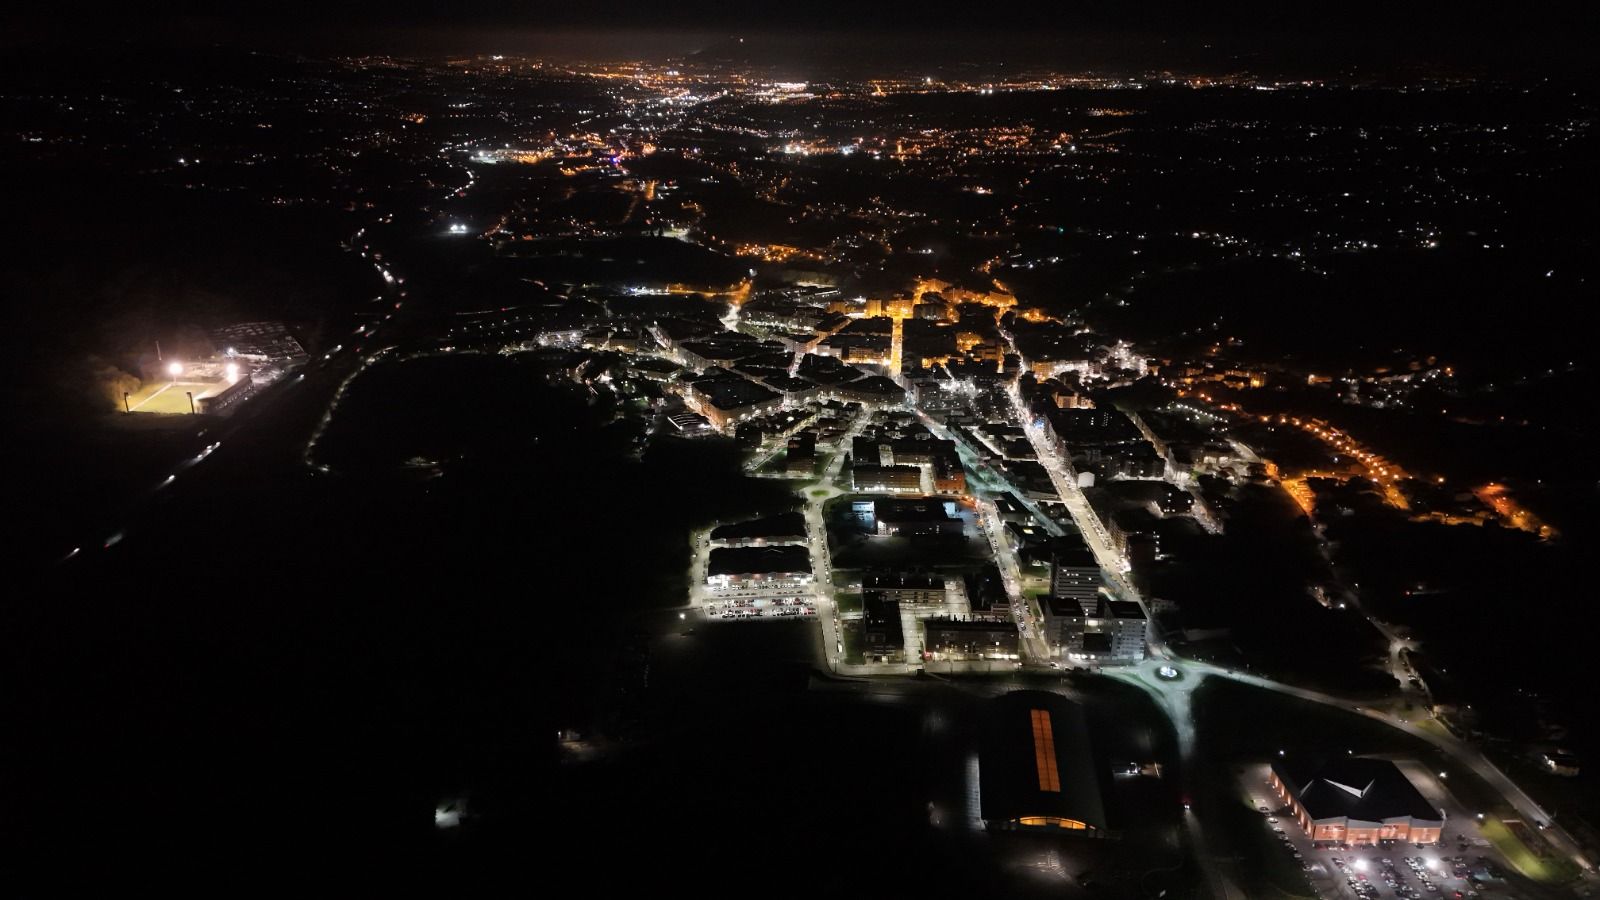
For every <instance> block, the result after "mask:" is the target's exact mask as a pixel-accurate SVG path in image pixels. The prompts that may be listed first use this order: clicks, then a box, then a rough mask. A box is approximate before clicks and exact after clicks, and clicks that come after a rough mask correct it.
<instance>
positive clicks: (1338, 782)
mask: <svg viewBox="0 0 1600 900" xmlns="http://www.w3.org/2000/svg"><path fill="white" fill-rule="evenodd" d="M1267 780H1268V781H1269V782H1270V783H1271V784H1272V788H1273V790H1275V791H1277V793H1278V796H1279V797H1281V798H1282V799H1283V801H1284V803H1286V804H1288V806H1289V809H1290V811H1291V814H1292V815H1293V816H1294V820H1295V821H1296V822H1298V823H1299V824H1300V827H1301V828H1303V829H1305V832H1306V834H1308V835H1310V837H1311V840H1312V841H1313V842H1320V843H1332V844H1352V845H1368V846H1371V845H1376V844H1378V843H1380V842H1383V841H1399V842H1404V843H1408V844H1436V843H1438V842H1439V834H1440V832H1441V831H1442V830H1443V829H1444V813H1442V812H1440V811H1439V810H1437V809H1435V808H1434V807H1433V806H1432V805H1431V804H1430V803H1428V801H1427V800H1426V799H1425V798H1424V797H1423V796H1422V794H1421V793H1420V792H1419V791H1418V790H1417V788H1416V785H1413V784H1412V783H1411V782H1410V780H1408V779H1407V778H1406V776H1405V774H1404V773H1403V772H1401V771H1400V768H1399V767H1398V766H1396V765H1395V764H1394V763H1393V762H1392V761H1390V760H1387V759H1367V758H1364V757H1349V756H1346V757H1335V758H1334V759H1333V760H1332V761H1330V762H1327V763H1321V764H1318V763H1315V762H1313V761H1309V760H1305V761H1302V760H1299V759H1276V760H1273V763H1272V771H1271V774H1270V775H1269V776H1268V779H1267Z"/></svg>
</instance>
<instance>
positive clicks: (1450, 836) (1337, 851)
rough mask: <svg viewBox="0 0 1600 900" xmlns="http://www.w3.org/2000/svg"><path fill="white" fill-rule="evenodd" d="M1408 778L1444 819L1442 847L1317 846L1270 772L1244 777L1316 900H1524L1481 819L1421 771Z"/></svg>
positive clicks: (1414, 769)
mask: <svg viewBox="0 0 1600 900" xmlns="http://www.w3.org/2000/svg"><path fill="white" fill-rule="evenodd" d="M1401 768H1402V771H1404V772H1405V773H1406V776H1407V777H1408V778H1409V779H1411V781H1412V783H1413V784H1415V785H1416V786H1417V788H1418V790H1420V791H1421V792H1422V793H1423V795H1424V796H1425V797H1427V798H1428V800H1429V802H1431V803H1434V804H1436V805H1438V806H1439V807H1440V808H1441V809H1442V810H1443V811H1444V813H1445V828H1444V838H1445V839H1444V840H1443V841H1441V842H1440V843H1438V844H1429V845H1417V844H1408V843H1403V842H1398V841H1384V842H1382V843H1381V844H1380V845H1379V846H1375V847H1374V846H1358V847H1351V846H1349V845H1328V844H1326V843H1321V844H1318V845H1316V846H1313V845H1312V843H1311V840H1310V838H1309V837H1308V836H1307V835H1306V833H1305V832H1304V831H1303V830H1302V829H1301V828H1300V825H1299V823H1297V822H1296V821H1295V820H1294V818H1293V815H1292V814H1291V813H1290V812H1289V810H1288V809H1287V808H1286V807H1285V806H1284V804H1283V802H1282V801H1281V800H1280V799H1279V798H1278V795H1277V793H1276V792H1275V791H1273V789H1272V786H1271V784H1270V783H1269V782H1268V780H1267V772H1268V769H1267V766H1266V765H1265V764H1260V765H1255V766H1251V767H1249V768H1248V769H1247V770H1246V775H1245V787H1246V789H1247V790H1248V792H1249V794H1250V801H1251V805H1252V807H1254V808H1255V810H1256V811H1257V812H1259V813H1261V816H1262V819H1263V827H1265V828H1267V829H1269V830H1270V831H1271V832H1272V834H1273V836H1274V838H1276V839H1277V840H1278V841H1279V842H1280V843H1281V844H1282V846H1283V852H1284V853H1286V854H1288V855H1289V856H1290V857H1292V858H1293V860H1294V861H1295V862H1296V863H1298V864H1300V866H1301V868H1302V869H1303V870H1304V871H1305V873H1306V876H1307V878H1308V879H1309V880H1310V882H1311V885H1312V887H1313V888H1315V890H1316V892H1317V896H1319V897H1322V898H1325V900H1376V898H1390V897H1405V898H1411V900H1421V898H1429V897H1439V898H1446V897H1448V898H1464V897H1480V896H1482V897H1494V898H1509V897H1517V896H1520V895H1519V894H1518V893H1517V892H1516V890H1515V888H1514V886H1513V885H1512V884H1511V883H1510V882H1508V881H1507V880H1506V874H1507V873H1506V866H1505V861H1504V860H1503V859H1500V858H1499V855H1498V854H1497V853H1496V851H1495V850H1494V848H1493V847H1492V846H1491V845H1490V843H1489V842H1488V841H1487V840H1486V839H1484V838H1483V836H1482V835H1481V834H1479V832H1478V828H1477V824H1476V820H1475V818H1474V817H1473V816H1472V815H1470V814H1468V813H1467V812H1466V811H1464V810H1462V809H1461V808H1460V806H1459V804H1457V803H1456V802H1455V801H1454V799H1453V798H1452V797H1451V796H1450V795H1449V792H1448V791H1445V790H1444V789H1443V786H1442V785H1440V784H1439V782H1438V781H1437V780H1436V779H1435V778H1433V777H1432V776H1431V774H1429V773H1426V772H1424V771H1422V770H1421V767H1420V766H1417V765H1414V764H1406V763H1401Z"/></svg>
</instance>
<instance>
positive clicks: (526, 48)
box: [0, 2, 1596, 74]
mask: <svg viewBox="0 0 1600 900" xmlns="http://www.w3.org/2000/svg"><path fill="white" fill-rule="evenodd" d="M721 6H722V4H717V3H710V2H698V3H690V4H673V5H671V6H670V7H667V6H663V5H661V4H657V3H638V2H625V3H620V4H618V3H612V4H607V5H605V7H604V8H603V9H602V10H594V9H590V8H587V7H576V6H567V7H557V8H553V9H552V8H547V7H541V8H537V9H529V10H518V9H515V8H511V9H508V8H507V7H506V5H505V4H488V3H476V4H465V5H464V7H462V6H456V7H454V8H451V9H449V10H448V11H440V10H438V9H437V8H435V6H434V5H433V4H428V3H421V2H413V3H409V4H400V5H399V6H398V8H397V7H396V6H395V5H392V4H384V5H382V6H381V9H380V8H378V5H376V4H367V3H358V4H353V5H343V6H340V7H338V8H336V9H332V10H329V9H326V8H323V7H320V6H318V5H316V4H310V3H295V2H290V3H277V4H263V3H250V4H244V5H243V6H242V7H240V6H235V7H232V8H231V9H230V12H229V13H228V14H226V15H217V14H213V13H211V12H210V10H209V8H203V9H197V8H194V7H190V8H183V7H181V6H180V8H179V9H177V10H174V9H172V8H171V7H170V6H163V7H162V8H161V9H160V10H159V11H154V12H152V11H149V10H141V9H140V8H139V7H138V6H137V5H135V6H134V7H132V8H129V7H127V6H124V7H121V8H119V9H118V10H116V11H114V12H111V13H106V12H104V11H99V10H96V11H95V12H94V13H93V14H91V13H89V11H87V10H80V11H78V12H79V13H80V14H77V15H75V14H73V13H74V11H73V9H72V6H71V4H68V5H66V6H65V7H63V6H54V7H51V8H50V9H49V10H48V11H28V12H22V13H12V14H8V15H7V16H5V21H6V27H5V28H4V34H6V35H7V37H5V38H0V43H4V44H6V45H10V46H20V47H26V46H32V47H37V48H44V49H49V50H51V51H53V52H63V51H70V50H72V49H79V48H82V49H88V48H95V47H98V46H102V45H106V44H127V43H139V44H144V43H148V44H154V45H164V46H173V47H182V46H204V45H212V44H215V45H223V46H233V47H238V48H242V49H252V50H260V51H269V52H270V51H283V52H305V53H312V54H346V53H374V54H394V55H405V56H418V57H436V56H443V55H467V54H474V53H509V54H522V55H530V56H541V57H545V58H550V59H556V60H577V59H620V58H633V59H664V58H671V57H678V56H683V55H688V54H692V53H694V52H696V51H698V50H701V49H703V48H705V47H708V46H712V45H715V44H716V43H717V42H719V41H722V40H726V39H728V38H732V37H743V38H746V39H748V40H751V41H759V42H762V43H764V44H767V45H769V46H772V47H775V48H777V50H776V52H777V54H778V56H779V58H780V60H783V61H788V60H799V61H806V60H811V61H816V62H825V61H827V60H828V58H829V57H830V56H837V55H853V56H854V57H855V61H856V62H857V63H858V64H859V63H860V62H862V59H861V58H860V57H861V55H862V54H868V55H869V56H871V55H877V56H879V57H881V58H882V61H883V62H884V64H885V65H892V66H900V65H904V64H907V63H910V62H914V61H916V60H917V59H918V58H919V57H922V58H925V59H926V61H927V62H929V63H930V64H935V65H937V64H942V63H972V62H982V61H986V60H993V61H1003V62H1006V63H1008V64H1016V65H1033V64H1049V65H1058V66H1072V65H1077V64H1079V61H1082V63H1083V64H1085V65H1087V66H1097V67H1104V66H1129V65H1131V66H1137V67H1145V68H1148V67H1161V66H1164V65H1181V66H1191V67H1198V68H1202V69H1204V68H1218V69H1226V68H1229V67H1231V68H1232V69H1234V70H1238V69H1242V68H1248V67H1250V66H1259V67H1261V68H1263V69H1266V70H1269V71H1272V70H1279V69H1290V68H1300V69H1316V70H1319V74H1320V73H1321V72H1324V71H1340V70H1344V69H1348V68H1351V67H1356V68H1367V69H1375V70H1380V71H1382V70H1390V71H1393V70H1401V69H1408V68H1412V67H1418V66H1423V67H1427V66H1441V67H1449V68H1451V69H1461V70H1469V71H1470V70H1484V71H1493V72H1511V73H1516V72H1540V71H1549V72H1553V73H1557V74H1590V73H1592V71H1593V61H1592V58H1591V57H1592V54H1590V53H1589V52H1588V50H1589V48H1590V47H1591V46H1592V43H1593V39H1594V37H1595V31H1596V29H1595V23H1594V21H1593V19H1594V17H1593V16H1584V15H1580V14H1578V13H1577V12H1575V7H1569V6H1565V5H1554V4H1547V5H1543V6H1540V5H1534V6H1532V7H1529V6H1527V5H1522V6H1519V7H1517V9H1515V10H1510V9H1508V8H1506V7H1504V6H1493V7H1491V6H1488V5H1482V6H1475V5H1471V4H1468V5H1464V6H1463V5H1451V6H1449V7H1445V6H1443V5H1438V4H1425V5H1421V6H1418V5H1411V4H1376V3H1373V4H1356V5H1344V4H1341V5H1337V6H1335V7H1328V8H1324V7H1308V6H1289V5H1285V4H1274V3H1247V4H1181V3H1157V4H1153V5H1152V4H1141V5H1139V6H1138V7H1136V8H1130V7H1076V8H1065V7H1061V6H1047V5H1038V6H1034V7H1024V8H1020V9H1007V10H1005V13H1004V15H1003V16H1000V15H993V14H986V13H985V12H984V11H979V10H977V9H972V8H968V9H965V10H961V11H957V12H956V14H955V15H953V16H950V15H944V16H941V17H939V18H936V19H935V18H933V17H932V16H930V15H929V12H928V10H927V9H926V8H924V7H921V6H918V5H909V4H888V5H881V4H880V5H875V6H871V7H866V8H859V7H856V6H855V5H853V4H844V3H835V2H828V3H820V4H808V5H805V6H804V7H798V8H790V7H776V8H775V7H758V8H748V7H744V8H739V9H736V10H731V11H730V10H726V9H722V8H720V7H721Z"/></svg>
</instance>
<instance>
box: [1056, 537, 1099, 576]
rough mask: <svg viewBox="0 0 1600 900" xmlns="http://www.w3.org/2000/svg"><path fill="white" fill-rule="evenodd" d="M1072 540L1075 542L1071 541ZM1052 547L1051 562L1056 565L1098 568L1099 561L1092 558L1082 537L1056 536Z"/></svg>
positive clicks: (1075, 567) (1092, 554)
mask: <svg viewBox="0 0 1600 900" xmlns="http://www.w3.org/2000/svg"><path fill="white" fill-rule="evenodd" d="M1074 540H1075V541H1076V543H1071V542H1072V541H1074ZM1052 549H1053V553H1052V555H1051V563H1052V564H1054V565H1055V566H1057V567H1065V568H1073V569H1096V570H1098V569H1099V568H1100V563H1099V562H1098V561H1097V560H1096V559H1095V558H1094V553H1093V552H1091V551H1090V550H1089V546H1088V545H1087V544H1085V543H1083V539H1082V538H1058V539H1057V540H1056V544H1055V546H1054V547H1053V548H1052Z"/></svg>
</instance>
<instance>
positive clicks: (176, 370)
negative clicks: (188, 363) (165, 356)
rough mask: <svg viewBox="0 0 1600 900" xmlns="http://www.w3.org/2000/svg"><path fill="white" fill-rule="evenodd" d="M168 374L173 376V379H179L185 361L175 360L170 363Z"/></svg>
mask: <svg viewBox="0 0 1600 900" xmlns="http://www.w3.org/2000/svg"><path fill="white" fill-rule="evenodd" d="M167 374H168V375H171V376H172V380H173V381H177V380H178V376H179V375H182V374H183V363H181V362H178V361H177V360H173V361H172V362H170V363H168V364H167Z"/></svg>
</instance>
